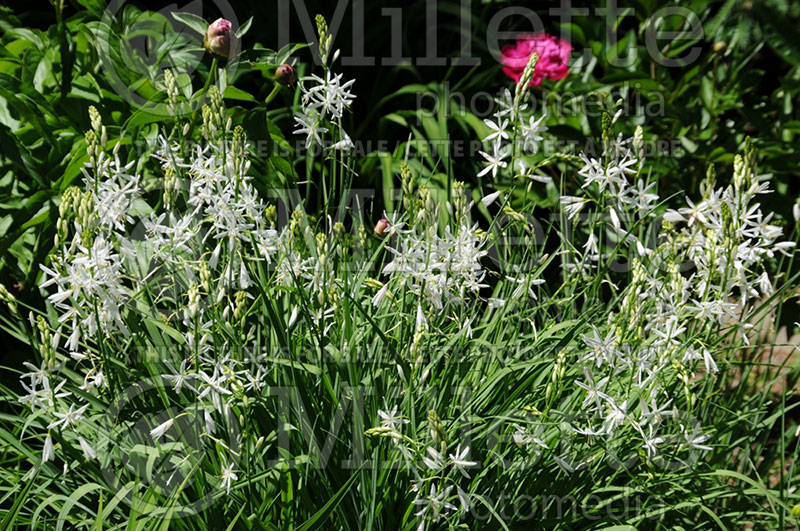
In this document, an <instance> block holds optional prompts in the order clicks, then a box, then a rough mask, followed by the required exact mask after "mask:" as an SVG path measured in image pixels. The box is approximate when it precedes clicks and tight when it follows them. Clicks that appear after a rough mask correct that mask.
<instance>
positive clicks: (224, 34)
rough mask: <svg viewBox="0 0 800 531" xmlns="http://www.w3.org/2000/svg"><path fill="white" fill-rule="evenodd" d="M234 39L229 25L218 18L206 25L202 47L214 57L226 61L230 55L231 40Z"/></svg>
mask: <svg viewBox="0 0 800 531" xmlns="http://www.w3.org/2000/svg"><path fill="white" fill-rule="evenodd" d="M234 38H236V37H235V36H234V35H233V32H232V31H231V23H230V21H229V20H225V19H224V18H218V19H217V20H215V21H214V22H213V23H211V24H209V25H208V29H207V30H206V37H205V39H204V41H203V46H205V47H206V50H208V51H209V52H211V53H212V54H214V55H217V56H219V57H221V58H222V59H227V58H228V57H229V56H230V53H231V40H232V39H234Z"/></svg>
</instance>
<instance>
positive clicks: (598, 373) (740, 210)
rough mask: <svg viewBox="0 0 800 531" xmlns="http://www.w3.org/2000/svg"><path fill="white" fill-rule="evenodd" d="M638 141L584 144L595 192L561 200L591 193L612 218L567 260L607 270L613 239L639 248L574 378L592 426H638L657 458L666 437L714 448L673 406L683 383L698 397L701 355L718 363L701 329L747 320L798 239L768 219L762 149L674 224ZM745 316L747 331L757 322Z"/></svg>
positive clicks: (575, 207)
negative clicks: (647, 179)
mask: <svg viewBox="0 0 800 531" xmlns="http://www.w3.org/2000/svg"><path fill="white" fill-rule="evenodd" d="M628 143H629V141H622V140H621V139H618V140H617V141H616V142H615V143H614V145H612V146H611V149H613V150H614V151H613V153H605V154H604V156H603V158H602V160H605V161H606V162H605V163H601V162H599V161H598V160H594V159H589V158H588V157H585V156H584V157H583V160H584V163H585V165H584V167H583V168H582V169H581V170H580V171H579V174H580V175H581V176H583V177H584V178H585V184H584V185H583V188H584V189H586V190H587V192H591V195H589V196H584V197H562V201H561V204H562V206H563V207H564V208H565V210H566V211H567V213H568V215H569V217H570V218H574V217H575V216H576V214H577V213H578V212H579V211H580V210H581V209H582V208H583V207H584V206H585V205H588V204H596V205H599V206H600V207H601V210H600V212H592V213H589V214H587V216H590V217H591V216H592V215H595V216H598V215H599V216H601V217H602V218H603V219H605V220H606V221H607V223H606V225H605V226H604V227H603V226H601V230H600V231H599V232H597V229H596V227H597V225H596V224H591V223H589V224H586V225H588V226H589V227H591V228H590V230H589V233H588V237H587V238H586V243H585V245H584V246H583V253H580V251H577V250H573V251H570V252H567V253H565V255H567V256H568V255H569V254H570V253H571V254H574V255H577V257H576V260H574V261H572V262H570V261H569V259H567V261H566V263H565V264H564V267H565V270H566V271H568V272H570V273H574V272H575V271H581V272H582V274H584V275H587V274H590V273H591V272H592V271H598V269H599V268H598V263H599V262H600V261H601V260H602V259H605V258H607V257H609V256H610V251H609V252H608V253H604V250H610V249H613V247H616V246H621V247H624V248H628V249H630V250H631V251H635V254H634V253H633V252H631V253H630V254H629V256H632V257H633V258H632V260H631V264H632V278H631V280H630V283H629V284H628V285H627V286H626V288H625V291H624V292H623V295H624V298H623V303H622V305H621V307H620V311H619V313H615V312H612V313H610V314H609V315H608V316H607V318H608V323H609V324H608V328H607V331H606V332H605V333H601V332H600V330H599V329H598V327H596V326H593V327H592V333H591V334H585V335H583V336H582V342H583V346H582V348H581V349H580V350H582V351H583V352H584V354H583V355H582V356H581V358H580V360H579V361H580V363H581V364H582V365H583V366H584V368H583V373H584V377H583V379H582V380H581V381H578V382H576V384H577V385H578V386H579V387H580V388H582V389H583V390H584V391H585V399H584V401H583V404H582V406H583V408H584V412H585V414H586V415H587V418H589V419H591V418H594V419H596V423H593V422H592V421H591V420H589V421H588V422H587V423H588V425H581V426H578V427H576V428H575V429H576V431H577V432H578V433H582V434H584V435H590V436H593V437H594V436H602V437H613V436H614V435H615V434H616V433H617V432H618V430H620V429H622V428H623V427H624V426H629V427H631V428H632V429H634V430H635V431H636V432H638V433H639V434H640V436H641V439H642V441H643V448H644V450H645V452H646V454H647V456H648V457H649V458H651V459H654V458H656V457H657V456H658V455H659V447H660V446H662V445H664V444H671V445H672V446H673V450H676V449H680V448H684V449H689V450H698V449H700V450H705V449H709V448H710V447H708V446H707V445H704V444H702V443H703V442H704V441H706V440H707V439H708V438H709V435H707V434H702V433H699V432H697V430H696V429H694V428H693V427H692V426H690V425H687V424H686V423H684V422H683V421H679V420H678V418H677V413H676V412H675V411H673V410H672V409H670V404H672V403H674V401H675V400H676V399H677V396H676V392H680V393H681V394H685V395H686V397H687V398H689V404H690V407H691V405H692V403H693V400H694V398H693V395H692V393H691V391H690V387H689V386H690V383H691V382H692V381H693V380H694V379H696V378H697V375H696V374H695V370H696V366H697V365H698V364H701V365H702V366H703V367H704V369H705V372H706V373H715V372H717V371H718V367H717V362H716V361H715V359H714V356H713V355H712V353H711V352H710V351H709V349H708V348H707V347H705V346H704V345H705V344H704V343H703V342H702V341H698V340H692V337H695V338H696V337H698V335H699V334H701V333H702V331H706V332H708V333H713V331H714V330H720V327H723V328H724V327H727V326H731V327H736V326H740V325H739V323H747V322H749V319H748V314H749V313H750V312H754V311H755V309H754V308H750V307H748V306H747V304H748V302H750V301H751V300H752V299H756V298H758V297H763V296H766V295H769V294H770V293H771V291H772V286H771V284H770V281H769V276H768V274H767V273H766V271H765V269H764V268H765V264H764V260H765V259H766V258H771V257H773V256H774V255H775V253H777V252H786V251H787V250H788V249H790V248H791V247H792V246H793V245H794V244H793V243H792V242H779V241H778V238H779V237H780V236H781V235H782V229H781V228H780V227H778V226H775V225H771V224H769V221H770V220H771V218H772V215H771V214H769V215H764V214H763V213H762V211H761V209H760V207H759V205H758V204H757V203H755V201H754V200H755V198H756V197H757V196H758V195H760V194H764V193H767V192H768V191H769V190H768V185H767V183H766V182H760V181H759V179H758V178H757V176H756V173H755V169H754V162H753V160H754V158H753V156H752V153H751V154H750V155H748V154H746V155H745V158H742V157H737V159H736V164H735V168H734V178H733V184H732V185H730V186H728V187H726V188H721V189H716V190H715V189H713V186H712V184H713V183H712V182H708V183H706V186H705V197H704V199H703V201H701V202H700V203H698V204H694V203H692V202H691V200H689V199H687V203H688V204H689V206H688V207H685V208H681V209H679V210H677V211H668V212H667V214H666V215H665V218H664V219H665V220H666V223H667V225H668V228H667V229H666V230H665V229H662V230H661V231H660V232H659V231H657V227H658V225H655V226H654V225H653V224H645V223H644V222H645V221H646V220H648V219H650V218H652V216H653V204H654V202H656V201H658V195H657V194H655V193H652V192H651V190H652V188H653V187H654V184H655V183H651V184H649V185H645V184H644V182H643V181H642V180H641V179H639V180H637V181H636V184H635V185H633V184H630V183H629V180H631V179H635V178H636V175H637V173H638V168H639V165H638V164H637V162H638V161H637V159H636V158H635V157H634V156H633V153H632V151H631V150H630V149H628V148H627V144H628ZM592 185H596V186H592ZM602 208H605V210H602ZM673 224H677V225H673ZM579 226H580V225H579ZM647 234H649V235H650V236H651V237H655V238H656V241H657V247H656V248H655V249H650V248H647V247H646V246H645V243H644V241H643V239H644V238H643V236H645V235H647ZM603 242H605V243H603ZM572 249H574V247H573V248H572ZM681 269H684V270H685V272H682V271H681ZM609 284H611V283H610V282H609ZM611 285H612V287H613V284H611ZM737 301H738V304H737ZM741 326H742V328H743V330H742V332H743V336H744V339H745V340H747V331H748V330H747V325H741ZM676 381H677V386H676ZM621 382H627V384H626V385H622V384H621ZM667 420H673V421H674V423H673V424H670V423H668V422H667Z"/></svg>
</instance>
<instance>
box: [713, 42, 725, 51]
mask: <svg viewBox="0 0 800 531" xmlns="http://www.w3.org/2000/svg"><path fill="white" fill-rule="evenodd" d="M727 48H728V43H727V42H725V41H717V42H715V43H714V53H720V52H724V51H725V50H726V49H727Z"/></svg>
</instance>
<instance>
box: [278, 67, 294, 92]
mask: <svg viewBox="0 0 800 531" xmlns="http://www.w3.org/2000/svg"><path fill="white" fill-rule="evenodd" d="M275 81H276V82H277V83H280V84H281V85H284V86H287V87H288V86H289V85H291V84H292V83H294V82H295V81H297V73H296V72H295V71H294V68H292V65H287V64H282V65H280V66H279V67H278V68H276V69H275Z"/></svg>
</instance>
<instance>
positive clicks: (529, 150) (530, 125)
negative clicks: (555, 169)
mask: <svg viewBox="0 0 800 531" xmlns="http://www.w3.org/2000/svg"><path fill="white" fill-rule="evenodd" d="M495 102H496V103H497V105H498V110H497V111H496V112H495V113H494V120H489V119H485V120H484V124H486V127H487V128H488V129H489V131H490V132H489V134H488V135H486V137H485V138H484V139H483V143H484V144H488V143H491V152H490V153H487V152H485V151H481V152H480V154H481V156H482V157H483V158H485V159H486V163H485V166H484V168H483V169H482V170H481V171H480V172H479V173H478V177H482V176H484V175H486V174H488V173H491V174H492V177H497V172H498V171H500V170H502V169H504V168H506V167H507V166H508V162H507V161H506V159H507V158H509V157H515V160H516V161H517V162H518V164H519V167H518V170H519V172H520V173H521V174H525V175H528V172H529V169H528V168H527V167H526V166H525V164H524V160H523V159H522V158H521V156H522V155H524V154H535V153H536V152H537V151H538V150H539V143H540V142H541V141H542V140H543V139H544V138H543V137H542V135H541V134H542V133H544V132H545V131H547V126H545V125H542V122H543V121H544V119H545V118H546V116H545V115H542V116H540V117H539V118H538V119H537V118H535V117H534V116H533V114H532V113H531V114H530V115H528V114H527V113H526V112H525V111H526V109H527V104H520V103H515V101H514V97H513V96H512V95H511V91H510V90H508V89H506V90H505V92H504V94H503V96H502V97H501V98H497V99H495ZM529 177H531V178H532V179H534V180H538V181H541V182H549V181H550V180H551V179H550V178H549V177H547V176H539V175H529Z"/></svg>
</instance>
